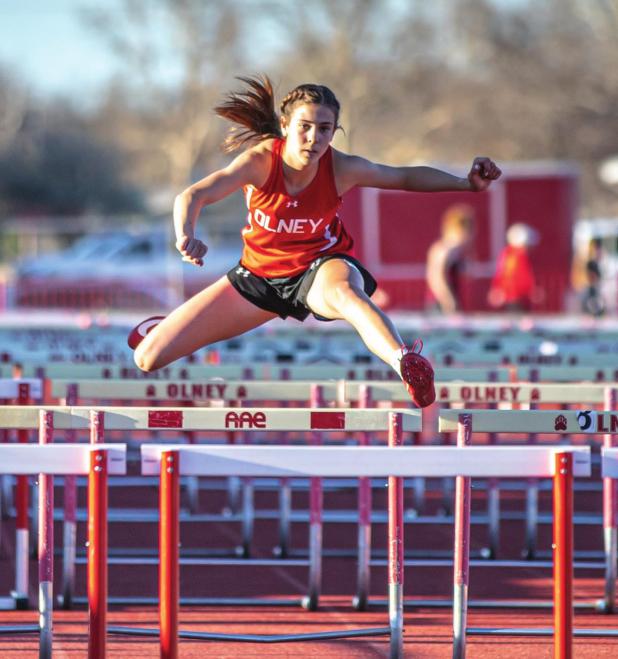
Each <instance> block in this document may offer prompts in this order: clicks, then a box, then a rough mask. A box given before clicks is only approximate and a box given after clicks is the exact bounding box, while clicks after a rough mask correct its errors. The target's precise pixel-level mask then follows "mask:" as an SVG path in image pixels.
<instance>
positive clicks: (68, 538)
mask: <svg viewBox="0 0 618 659" xmlns="http://www.w3.org/2000/svg"><path fill="white" fill-rule="evenodd" d="M76 509H77V479H76V478H75V476H65V477H64V522H63V525H62V586H61V588H62V592H61V593H60V596H59V598H58V600H59V602H60V604H61V606H62V608H63V609H65V610H66V609H70V608H71V606H72V603H73V592H74V590H75V558H76V554H77V522H76Z"/></svg>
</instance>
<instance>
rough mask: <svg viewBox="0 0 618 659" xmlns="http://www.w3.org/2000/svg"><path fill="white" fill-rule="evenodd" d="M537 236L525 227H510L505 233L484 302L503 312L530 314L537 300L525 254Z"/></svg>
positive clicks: (537, 292)
mask: <svg viewBox="0 0 618 659" xmlns="http://www.w3.org/2000/svg"><path fill="white" fill-rule="evenodd" d="M538 238H539V237H538V233H537V232H536V231H535V229H533V228H532V227H529V226H528V225H527V224H522V223H518V224H513V225H512V226H510V227H509V229H508V230H507V232H506V241H507V244H506V246H505V247H504V249H503V250H502V253H501V254H500V257H499V258H498V263H497V266H496V272H495V274H494V277H493V280H492V282H491V287H490V290H489V296H488V301H489V304H490V305H491V306H493V307H497V308H498V309H501V310H503V311H514V312H515V311H530V309H531V307H532V304H533V302H535V301H536V300H537V299H538V297H539V291H538V289H537V286H536V281H535V278H534V271H533V269H532V264H531V263H530V257H529V255H528V250H529V249H530V248H531V247H532V246H533V245H536V244H537V242H538Z"/></svg>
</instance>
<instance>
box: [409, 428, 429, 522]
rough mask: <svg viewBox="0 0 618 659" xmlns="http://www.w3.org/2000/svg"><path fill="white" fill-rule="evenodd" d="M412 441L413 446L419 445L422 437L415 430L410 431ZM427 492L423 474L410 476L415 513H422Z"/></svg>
mask: <svg viewBox="0 0 618 659" xmlns="http://www.w3.org/2000/svg"><path fill="white" fill-rule="evenodd" d="M412 442H413V444H414V446H421V445H422V443H423V442H422V439H421V433H420V432H415V433H412ZM426 494H427V481H426V480H425V478H424V477H423V476H414V478H412V497H413V498H412V501H413V505H414V510H415V511H416V513H417V514H419V515H420V514H422V512H423V511H424V510H425V499H426Z"/></svg>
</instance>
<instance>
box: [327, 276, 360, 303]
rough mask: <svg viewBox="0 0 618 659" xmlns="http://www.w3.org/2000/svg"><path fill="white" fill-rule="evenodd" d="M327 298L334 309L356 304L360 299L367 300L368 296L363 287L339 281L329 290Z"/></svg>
mask: <svg viewBox="0 0 618 659" xmlns="http://www.w3.org/2000/svg"><path fill="white" fill-rule="evenodd" d="M326 297H327V300H328V302H329V303H330V304H331V305H332V306H334V307H337V308H339V307H341V306H342V305H346V304H350V303H355V302H357V301H358V300H359V299H363V300H364V299H365V298H366V297H367V295H366V294H365V291H364V289H363V287H362V286H358V285H357V284H355V283H352V282H349V281H339V282H337V283H336V284H334V285H333V286H331V287H330V288H328V289H327V293H326Z"/></svg>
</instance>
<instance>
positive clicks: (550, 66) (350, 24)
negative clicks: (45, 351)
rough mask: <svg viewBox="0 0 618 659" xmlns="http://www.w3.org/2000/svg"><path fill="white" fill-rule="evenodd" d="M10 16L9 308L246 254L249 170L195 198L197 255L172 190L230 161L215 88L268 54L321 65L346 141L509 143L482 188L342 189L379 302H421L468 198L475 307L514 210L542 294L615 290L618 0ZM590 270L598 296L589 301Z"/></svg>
mask: <svg viewBox="0 0 618 659" xmlns="http://www.w3.org/2000/svg"><path fill="white" fill-rule="evenodd" d="M0 37H1V38H0V310H11V309H32V308H43V309H51V308H60V309H80V310H83V309H99V310H101V309H102V310H109V311H114V310H122V309H130V310H142V309H143V310H146V309H148V310H153V311H154V310H160V311H165V310H169V309H170V308H171V307H172V306H174V305H176V304H177V303H178V302H180V301H181V300H182V299H184V298H185V297H186V296H187V295H189V294H191V293H193V292H195V291H197V290H199V289H200V288H201V287H203V286H204V285H206V284H207V283H209V282H210V281H212V280H213V279H214V278H216V277H218V276H220V274H221V273H223V272H225V271H226V270H227V269H229V268H230V267H231V266H232V265H234V264H235V262H236V260H237V258H238V256H239V253H240V235H239V233H240V229H241V228H242V225H243V223H244V221H245V214H246V211H245V209H244V208H243V198H242V195H241V194H240V193H239V194H237V195H234V196H233V197H230V198H229V199H227V200H226V201H224V202H221V203H219V204H217V205H215V206H212V207H210V208H208V209H207V210H206V212H205V213H204V214H203V217H202V221H201V225H200V227H201V229H200V232H201V233H200V235H201V236H202V237H206V240H207V242H208V244H209V245H210V252H209V256H208V259H207V262H206V266H205V267H204V268H203V269H197V268H192V267H191V266H188V265H183V264H182V263H181V262H180V260H179V257H178V256H177V255H176V253H175V252H174V250H173V235H172V232H171V228H172V227H171V208H172V203H173V198H174V196H175V195H176V194H177V193H178V192H180V191H181V190H182V189H183V188H184V187H185V186H186V185H188V184H189V183H191V182H192V181H195V180H197V179H199V178H201V177H202V176H204V175H206V174H207V173H209V172H210V171H212V170H213V169H216V168H218V167H220V166H222V165H224V164H225V163H227V162H229V159H230V157H229V156H228V155H225V154H224V153H223V152H222V151H221V149H220V144H221V141H222V139H223V135H224V132H225V129H226V124H225V122H224V121H223V120H221V119H219V118H218V117H216V116H215V115H214V113H213V111H212V108H213V106H214V105H215V104H216V103H217V102H218V101H219V100H220V99H221V97H222V95H223V94H224V93H225V92H227V91H230V90H233V89H237V88H238V86H239V83H238V81H236V80H235V76H238V75H251V74H255V73H262V72H263V73H267V74H268V75H269V76H270V77H271V79H272V80H273V82H274V83H275V86H276V91H277V98H278V99H280V98H282V97H283V95H285V94H286V93H287V91H289V89H291V88H292V87H294V86H296V85H297V84H300V83H302V82H320V83H323V84H326V85H328V86H330V87H331V88H332V89H333V90H334V91H335V93H336V95H337V96H338V98H339V100H340V102H341V104H342V116H341V124H342V126H343V128H344V130H343V131H339V132H338V133H337V136H336V138H335V141H334V146H335V147H336V148H339V149H341V150H344V151H347V152H354V153H357V154H359V155H363V156H365V157H368V158H370V159H373V160H376V161H380V162H388V163H391V164H398V165H404V164H418V163H424V164H433V165H436V166H439V167H442V168H444V169H447V170H448V171H451V172H453V173H460V174H465V173H466V172H467V169H468V167H469V165H470V163H471V161H472V158H473V157H474V156H477V155H489V156H491V157H492V158H493V159H494V160H496V161H497V162H498V163H499V164H500V165H501V166H502V168H503V171H504V177H503V179H502V180H501V181H500V182H499V184H498V185H495V186H492V188H491V189H490V191H489V192H487V193H482V194H478V195H473V194H471V193H466V194H461V195H455V194H453V193H448V194H444V193H442V194H436V195H422V194H421V195H419V194H410V193H408V194H402V193H393V192H389V193H378V191H372V190H369V191H367V190H364V191H358V190H357V191H353V192H352V193H350V194H349V195H347V198H346V200H345V203H344V207H343V216H344V219H345V221H346V223H347V224H349V226H350V228H351V230H352V231H353V233H354V235H355V237H356V240H357V246H358V251H359V256H360V257H361V259H362V260H363V261H365V262H366V264H367V266H368V267H369V269H370V270H372V272H374V274H375V275H376V277H377V278H378V280H379V283H380V291H381V293H382V298H381V300H382V304H383V305H384V306H385V307H388V308H392V309H394V310H401V311H404V312H405V311H418V310H421V309H425V308H426V307H427V304H428V303H427V284H426V255H427V252H428V249H429V247H430V245H431V244H432V242H433V241H435V240H436V239H437V238H438V237H439V234H440V221H441V218H442V217H443V216H444V214H445V212H447V210H448V209H449V208H451V207H452V206H453V204H457V203H465V204H468V205H469V206H471V207H472V212H473V214H474V217H475V232H474V237H473V240H472V244H471V245H470V246H469V247H468V248H467V255H466V261H467V266H466V269H465V274H464V275H463V277H462V281H461V283H460V291H459V295H460V310H462V311H465V312H482V311H487V310H489V309H490V307H489V306H488V302H487V295H488V292H489V289H490V287H491V281H492V277H493V276H494V274H495V271H496V268H497V264H498V262H499V259H500V254H501V251H502V249H503V248H504V247H505V245H506V233H507V230H508V228H509V227H510V226H512V225H513V224H521V223H524V224H526V225H527V226H529V227H531V228H533V229H534V230H535V232H536V235H537V240H536V241H535V245H534V247H533V248H532V249H531V250H530V255H529V258H530V261H531V264H532V267H533V269H534V272H535V276H536V287H537V289H538V291H540V294H539V295H536V296H534V298H533V299H532V300H531V303H530V305H531V306H530V310H531V311H533V312H539V313H561V312H564V311H572V312H580V311H581V312H584V313H589V314H590V315H611V314H615V313H616V306H617V304H616V299H617V297H618V295H617V287H616V279H617V277H618V267H617V265H616V264H617V263H618V112H617V111H616V108H617V107H618V67H617V66H616V62H618V0H594V1H593V2H591V1H590V0H546V1H545V2H538V0H537V1H536V2H528V1H526V0H434V1H433V2H431V3H427V2H425V1H415V0H304V1H302V2H301V1H300V0H299V1H297V0H226V2H225V3H219V2H208V1H207V0H107V1H106V2H104V3H101V2H96V1H94V0H48V1H47V2H45V3H41V2H37V1H36V0H21V1H20V2H19V3H14V2H9V1H8V0H3V1H1V2H0ZM593 249H594V250H595V251H594V254H592V250H593ZM592 260H594V262H595V263H596V266H595V267H596V269H594V268H592V267H591V266H590V262H591V261H592ZM593 271H594V272H593ZM597 275H598V277H597ZM593 278H596V279H595V281H594V282H592V279H593ZM593 284H594V286H595V287H596V288H595V291H594V292H595V294H597V295H598V296H599V298H600V299H601V300H602V308H601V310H600V311H599V308H598V307H594V306H590V308H589V309H587V308H586V307H585V305H584V298H585V297H586V295H588V294H589V292H590V291H589V289H590V286H592V285H593Z"/></svg>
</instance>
